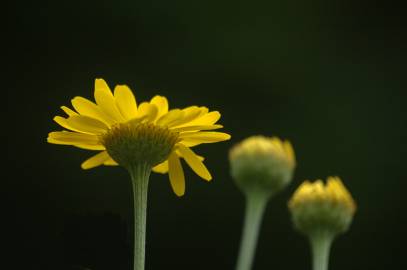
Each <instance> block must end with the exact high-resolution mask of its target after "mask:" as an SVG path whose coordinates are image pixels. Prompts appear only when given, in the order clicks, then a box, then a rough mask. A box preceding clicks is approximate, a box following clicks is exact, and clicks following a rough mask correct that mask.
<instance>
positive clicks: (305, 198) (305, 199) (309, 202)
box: [288, 177, 356, 234]
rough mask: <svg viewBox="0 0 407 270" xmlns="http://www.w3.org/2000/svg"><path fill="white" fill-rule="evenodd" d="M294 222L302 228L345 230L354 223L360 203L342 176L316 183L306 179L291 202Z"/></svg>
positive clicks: (302, 229) (304, 230) (305, 231)
mask: <svg viewBox="0 0 407 270" xmlns="http://www.w3.org/2000/svg"><path fill="white" fill-rule="evenodd" d="M288 206H289V209H290V211H291V214H292V218H293V222H294V225H295V227H296V228H297V229H299V230H300V231H302V232H304V233H306V234H310V233H312V232H313V231H318V230H327V231H331V232H333V233H334V234H337V233H341V232H345V231H346V230H347V229H348V227H349V225H350V223H351V222H352V218H353V215H354V214H355V211H356V203H355V201H354V200H353V198H352V196H351V194H350V193H349V191H348V190H347V189H346V187H345V186H344V185H343V183H342V181H341V179H340V178H339V177H328V178H327V183H326V185H324V184H323V182H322V180H317V181H315V182H314V183H310V182H309V181H305V182H304V183H302V184H301V185H300V186H299V187H298V188H297V190H296V191H295V192H294V194H293V196H292V197H291V199H290V201H289V202H288Z"/></svg>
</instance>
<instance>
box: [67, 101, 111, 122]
mask: <svg viewBox="0 0 407 270" xmlns="http://www.w3.org/2000/svg"><path fill="white" fill-rule="evenodd" d="M71 102H72V106H73V107H74V108H75V110H76V111H77V112H78V113H79V114H81V115H85V116H89V117H92V118H95V119H98V120H100V121H102V122H104V123H106V124H108V125H110V124H113V123H114V120H113V119H112V118H110V117H108V116H106V115H105V114H104V113H103V112H102V110H101V109H100V108H99V107H98V106H97V105H96V104H95V103H93V102H92V101H90V100H88V99H86V98H83V97H75V98H74V99H72V101H71Z"/></svg>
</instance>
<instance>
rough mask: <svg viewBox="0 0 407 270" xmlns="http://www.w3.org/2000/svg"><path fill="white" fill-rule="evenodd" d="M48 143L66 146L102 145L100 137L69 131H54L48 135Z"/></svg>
mask: <svg viewBox="0 0 407 270" xmlns="http://www.w3.org/2000/svg"><path fill="white" fill-rule="evenodd" d="M47 140H48V142H50V143H55V144H65V145H81V144H90V145H101V144H100V142H99V137H98V136H96V135H91V134H84V133H77V132H69V131H54V132H50V133H49V134H48V138H47Z"/></svg>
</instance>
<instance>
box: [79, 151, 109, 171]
mask: <svg viewBox="0 0 407 270" xmlns="http://www.w3.org/2000/svg"><path fill="white" fill-rule="evenodd" d="M109 158H110V156H109V154H108V153H107V152H106V151H103V152H100V153H99V154H96V155H94V156H93V157H91V158H89V159H87V160H85V161H84V162H83V163H82V165H81V167H82V169H84V170H88V169H92V168H94V167H97V166H100V165H102V164H103V163H104V162H105V161H106V160H108V159H109Z"/></svg>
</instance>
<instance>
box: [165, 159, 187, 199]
mask: <svg viewBox="0 0 407 270" xmlns="http://www.w3.org/2000/svg"><path fill="white" fill-rule="evenodd" d="M168 167H169V176H170V183H171V187H172V189H173V190H174V192H175V194H176V195H177V196H182V195H184V194H185V177H184V171H183V169H182V165H181V161H180V160H179V158H178V156H177V155H176V154H175V153H174V152H172V153H171V154H170V157H169V158H168Z"/></svg>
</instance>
